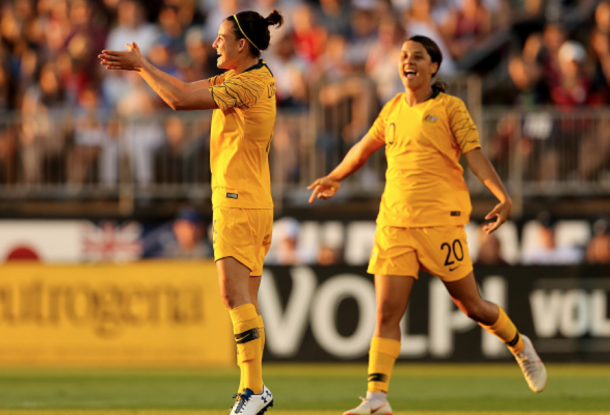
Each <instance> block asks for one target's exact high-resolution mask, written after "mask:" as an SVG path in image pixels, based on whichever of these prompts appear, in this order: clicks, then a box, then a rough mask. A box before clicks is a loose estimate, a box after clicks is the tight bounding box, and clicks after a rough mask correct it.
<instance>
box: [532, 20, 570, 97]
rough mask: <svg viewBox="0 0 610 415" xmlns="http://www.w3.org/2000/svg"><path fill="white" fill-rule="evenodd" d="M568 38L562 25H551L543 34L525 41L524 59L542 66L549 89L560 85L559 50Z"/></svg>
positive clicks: (548, 25) (534, 34) (547, 26)
mask: <svg viewBox="0 0 610 415" xmlns="http://www.w3.org/2000/svg"><path fill="white" fill-rule="evenodd" d="M566 38H567V35H566V31H565V30H564V28H563V27H562V26H561V25H559V24H557V23H549V24H547V25H546V26H545V27H544V31H543V32H542V34H540V33H532V34H531V35H530V36H528V38H527V40H526V41H525V46H524V47H523V59H524V60H526V61H529V62H534V61H535V62H538V63H539V64H540V65H541V67H542V77H543V79H544V80H545V81H546V83H547V85H548V86H549V88H552V87H553V86H555V85H558V84H559V83H560V76H561V75H560V69H559V48H561V46H562V45H563V44H564V42H565V41H566Z"/></svg>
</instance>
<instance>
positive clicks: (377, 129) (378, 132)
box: [369, 100, 394, 143]
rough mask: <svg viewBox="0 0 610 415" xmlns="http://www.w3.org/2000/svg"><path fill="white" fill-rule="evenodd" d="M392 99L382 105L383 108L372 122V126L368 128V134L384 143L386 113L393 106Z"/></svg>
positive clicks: (388, 112)
mask: <svg viewBox="0 0 610 415" xmlns="http://www.w3.org/2000/svg"><path fill="white" fill-rule="evenodd" d="M393 102H394V100H392V101H390V102H388V103H387V104H385V105H384V107H383V109H382V110H381V112H380V113H379V116H378V117H377V119H376V120H375V122H374V123H373V126H372V127H371V128H370V129H369V136H370V137H371V138H373V139H375V140H377V141H380V142H382V143H385V132H386V127H387V121H388V115H389V114H390V112H391V109H392V107H393V105H392V104H393Z"/></svg>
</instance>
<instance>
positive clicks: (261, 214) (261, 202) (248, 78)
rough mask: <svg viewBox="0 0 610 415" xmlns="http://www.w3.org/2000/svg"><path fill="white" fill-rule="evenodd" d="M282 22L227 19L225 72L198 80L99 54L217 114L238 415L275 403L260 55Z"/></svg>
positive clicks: (221, 232)
mask: <svg viewBox="0 0 610 415" xmlns="http://www.w3.org/2000/svg"><path fill="white" fill-rule="evenodd" d="M282 22H283V18H282V16H281V14H280V13H279V12H278V11H276V10H274V11H273V12H272V13H271V14H270V15H269V16H267V18H264V17H262V16H261V15H260V14H258V13H256V12H253V11H245V12H241V13H238V14H236V15H233V16H230V17H227V18H226V19H225V20H224V21H223V22H222V24H221V25H220V29H219V30H218V37H217V38H216V40H215V41H214V45H213V47H214V48H215V49H216V51H217V53H218V60H217V65H218V67H219V68H221V69H226V70H227V71H226V72H225V73H224V74H222V75H219V76H215V77H213V78H210V79H208V80H201V81H197V82H192V83H185V82H182V81H180V80H178V79H177V78H174V77H173V76H171V75H168V74H166V73H164V72H161V71H159V70H158V69H157V68H155V67H154V66H152V65H151V64H150V63H149V62H147V61H146V60H145V59H144V57H143V56H142V54H141V53H140V50H139V48H138V46H137V45H136V44H135V43H132V44H130V45H129V44H128V45H127V50H126V51H110V50H104V51H102V53H101V54H100V55H99V58H100V59H101V64H102V65H105V66H106V69H110V70H129V71H137V72H138V74H139V75H140V76H141V77H142V78H143V79H144V80H145V81H146V82H147V83H148V85H150V86H151V88H152V89H153V90H154V91H155V92H156V93H157V94H158V95H159V96H160V97H161V98H162V99H163V100H164V101H165V102H166V103H167V104H168V105H169V106H170V107H171V108H172V109H174V110H210V109H214V110H215V111H214V115H213V118H212V132H211V137H210V158H211V170H212V205H213V210H214V212H213V233H214V237H213V243H214V259H215V260H216V268H217V270H218V277H219V282H220V291H221V294H222V298H223V301H224V303H225V305H226V306H227V308H229V310H230V314H231V320H232V321H233V330H234V333H235V341H236V343H237V352H238V364H239V366H240V368H241V383H240V387H239V390H238V395H237V398H238V399H237V400H236V402H235V404H234V405H233V408H232V410H231V413H232V414H240V415H257V414H260V413H263V412H265V411H266V410H267V409H268V408H269V407H270V406H273V397H272V395H271V392H270V391H269V389H267V387H265V386H264V384H263V378H262V355H263V347H264V326H263V321H262V318H261V317H260V315H259V312H258V289H259V286H260V282H261V275H262V272H263V261H264V259H265V255H266V254H267V251H268V250H269V246H270V244H271V227H272V224H273V201H272V199H271V183H270V178H269V159H268V153H269V147H270V145H271V138H272V137H273V127H274V124H275V115H276V101H275V80H274V78H273V74H272V73H271V71H270V70H269V68H268V67H267V65H266V64H265V62H264V61H263V60H262V59H260V55H261V51H262V50H265V49H267V47H268V46H269V39H270V33H269V26H276V25H277V26H281V25H282Z"/></svg>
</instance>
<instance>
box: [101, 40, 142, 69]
mask: <svg viewBox="0 0 610 415" xmlns="http://www.w3.org/2000/svg"><path fill="white" fill-rule="evenodd" d="M125 46H126V47H127V50H122V51H116V50H103V51H102V53H101V54H99V55H98V56H97V57H98V58H99V59H100V64H101V65H104V66H105V67H106V69H111V70H122V71H138V70H139V69H140V68H141V67H142V66H143V64H144V57H143V56H142V52H141V51H140V48H139V47H138V45H137V44H136V42H131V43H128V44H126V45H125Z"/></svg>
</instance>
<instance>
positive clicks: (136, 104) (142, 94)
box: [116, 74, 163, 186]
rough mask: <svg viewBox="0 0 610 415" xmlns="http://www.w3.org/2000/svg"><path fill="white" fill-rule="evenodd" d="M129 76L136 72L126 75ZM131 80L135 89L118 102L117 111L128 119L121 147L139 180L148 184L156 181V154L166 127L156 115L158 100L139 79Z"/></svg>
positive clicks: (137, 180) (141, 183) (134, 175)
mask: <svg viewBox="0 0 610 415" xmlns="http://www.w3.org/2000/svg"><path fill="white" fill-rule="evenodd" d="M128 75H132V74H127V75H124V77H125V78H129V76H128ZM136 76H137V75H136ZM130 82H132V83H133V88H132V90H133V92H132V93H131V94H130V95H129V96H127V97H125V98H123V99H122V100H121V102H119V103H118V105H117V114H118V115H119V116H121V117H124V118H126V119H125V125H123V126H122V127H121V131H122V133H121V141H122V147H121V150H122V152H123V153H124V154H125V155H127V157H128V162H129V163H130V164H131V169H130V170H131V171H132V174H133V178H134V179H135V181H136V182H137V183H138V184H140V185H143V186H146V185H148V184H150V183H151V182H152V181H153V154H154V152H155V150H156V149H157V148H158V147H159V146H160V145H161V144H162V142H163V129H162V127H161V125H160V124H159V121H158V120H157V119H155V117H154V115H155V101H154V99H153V98H152V97H151V95H150V90H149V88H148V87H147V86H146V84H144V83H143V82H139V79H137V78H136V79H132V80H131V81H130ZM117 161H118V160H117ZM116 168H117V169H118V165H117V166H116Z"/></svg>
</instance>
